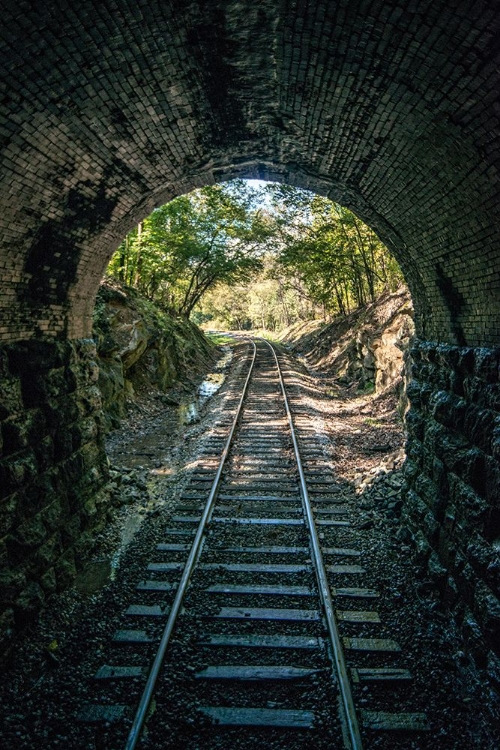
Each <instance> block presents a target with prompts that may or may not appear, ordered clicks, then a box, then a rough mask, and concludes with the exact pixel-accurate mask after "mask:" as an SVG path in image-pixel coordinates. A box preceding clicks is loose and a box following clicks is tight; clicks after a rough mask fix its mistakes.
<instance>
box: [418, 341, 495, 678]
mask: <svg viewBox="0 0 500 750" xmlns="http://www.w3.org/2000/svg"><path fill="white" fill-rule="evenodd" d="M411 357H412V368H411V369H412V378H413V379H412V381H411V382H410V383H409V385H408V395H409V398H410V402H411V408H410V411H409V412H408V415H407V424H408V432H409V437H408V445H407V461H406V465H405V471H406V488H405V505H404V511H403V512H404V517H405V520H406V522H407V524H408V525H409V527H410V529H411V530H412V533H413V537H414V541H415V543H416V545H417V550H418V556H419V558H420V561H421V562H422V563H424V564H425V565H426V569H427V573H428V575H429V577H430V579H431V580H432V582H433V583H434V584H437V586H438V588H439V590H440V592H441V595H442V597H443V599H444V600H445V602H446V603H447V604H448V605H449V606H450V607H451V608H452V610H454V613H455V615H456V617H457V619H458V620H459V622H460V623H462V624H463V626H464V630H465V633H466V635H467V637H468V640H469V646H470V648H471V651H472V653H474V654H475V655H476V656H477V658H478V660H479V661H480V662H485V663H486V662H487V661H488V664H489V666H490V669H494V670H498V667H499V665H500V661H498V655H500V602H499V596H500V492H499V488H500V350H498V349H497V350H492V349H482V348H481V349H480V348H476V349H474V348H469V347H453V346H445V345H436V344H430V343H425V342H417V343H416V344H415V346H414V348H413V349H412V352H411ZM488 652H489V653H488ZM495 654H496V656H495ZM498 674H500V672H498Z"/></svg>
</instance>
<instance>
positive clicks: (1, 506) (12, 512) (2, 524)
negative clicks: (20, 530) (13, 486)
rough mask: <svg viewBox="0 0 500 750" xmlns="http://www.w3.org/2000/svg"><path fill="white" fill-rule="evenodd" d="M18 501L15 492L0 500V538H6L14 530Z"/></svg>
mask: <svg viewBox="0 0 500 750" xmlns="http://www.w3.org/2000/svg"><path fill="white" fill-rule="evenodd" d="M19 500H20V496H19V493H17V492H15V493H14V494H12V495H9V496H8V497H5V498H3V500H0V538H3V537H4V536H7V534H8V533H9V532H10V531H11V530H12V529H13V528H14V525H15V523H16V520H17V519H18V506H19Z"/></svg>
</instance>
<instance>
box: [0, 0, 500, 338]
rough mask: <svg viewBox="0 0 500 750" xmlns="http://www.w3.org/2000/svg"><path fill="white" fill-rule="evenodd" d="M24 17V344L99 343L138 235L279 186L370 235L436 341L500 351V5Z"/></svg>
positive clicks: (20, 231)
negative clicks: (36, 336) (109, 265)
mask: <svg viewBox="0 0 500 750" xmlns="http://www.w3.org/2000/svg"><path fill="white" fill-rule="evenodd" d="M3 6H4V7H3V9H2V14H3V22H2V28H1V29H0V71H1V77H2V79H3V82H4V83H5V89H4V94H2V102H1V103H2V107H3V108H4V111H5V114H6V115H7V117H6V119H5V120H4V121H3V122H2V127H1V131H0V139H1V148H2V191H1V199H0V205H1V210H0V222H1V226H2V232H1V234H2V240H3V242H5V250H4V252H3V254H2V278H3V288H4V292H3V295H2V302H3V315H2V317H1V318H0V321H1V322H0V335H1V336H2V338H3V339H4V340H12V339H17V338H25V337H29V336H32V335H33V332H34V330H39V331H42V332H44V333H58V334H61V335H64V334H66V333H68V334H69V336H70V337H80V336H86V335H88V333H89V311H90V308H91V306H92V301H93V296H94V293H95V290H96V285H97V282H98V280H99V278H100V277H101V275H102V272H103V270H104V268H105V265H106V262H107V260H108V258H109V256H110V254H111V252H112V251H113V250H114V249H115V247H116V246H117V244H118V243H119V241H120V240H121V238H122V237H123V235H124V233H125V231H126V230H127V229H129V228H130V227H131V226H132V225H133V224H134V222H136V221H137V220H138V219H139V218H143V217H144V216H145V215H146V214H148V213H149V212H150V210H151V208H152V207H153V206H154V205H156V204H158V203H160V202H164V201H166V200H167V199H168V198H171V197H173V196H174V195H176V194H179V193H182V192H185V191H186V190H188V189H190V188H193V187H195V186H198V185H201V184H206V183H208V182H212V181H213V180H221V179H225V178H228V177H232V176H235V175H246V176H251V175H253V176H257V175H259V176H262V177H271V178H276V179H284V180H286V181H287V182H290V183H294V184H300V185H303V186H306V187H312V188H313V189H315V190H318V191H320V192H322V193H327V194H328V195H330V196H331V197H333V198H335V199H338V200H339V201H340V202H342V203H344V204H345V205H347V206H349V207H352V208H354V209H355V210H357V211H358V213H359V214H360V215H361V216H362V217H363V218H365V219H367V220H368V222H369V223H370V224H371V225H372V226H373V227H374V228H375V229H377V230H378V231H379V233H380V235H381V236H382V237H383V239H385V240H386V241H387V242H388V243H389V244H390V245H391V247H392V248H393V249H394V252H395V254H396V255H397V257H398V259H399V261H400V262H401V264H402V266H403V268H404V271H405V273H406V275H407V279H408V281H409V283H410V286H411V290H412V294H413V297H414V300H415V303H416V307H417V331H418V333H419V335H420V336H422V338H424V339H428V340H439V341H442V342H447V343H453V344H458V345H459V346H465V345H472V346H475V345H484V346H496V345H497V344H498V343H499V337H500V326H499V313H500V304H499V302H498V300H499V299H500V262H499V247H500V227H499V224H498V220H497V217H498V213H499V212H498V208H499V195H500V190H499V174H498V166H499V147H498V143H499V118H500V108H499V106H498V83H499V81H498V78H499V76H498V67H499V64H500V46H499V45H498V43H496V42H497V41H498V32H499V30H500V3H499V2H498V0H493V1H491V2H488V3H481V2H478V3H471V2H465V1H464V2H457V3H454V4H453V7H450V4H449V3H448V2H446V0H432V1H431V0H428V1H425V0H424V2H419V3H413V2H408V0H399V2H398V1H397V0H391V1H390V2H376V3H368V2H366V1H363V0H349V2H348V1H347V0H341V1H340V2H336V3H332V2H327V1H326V0H323V1H320V0H316V1H315V2H308V3H299V2H295V1H294V2H291V1H289V2H285V3H276V2H274V0H261V1H260V2H259V3H254V2H242V1H238V0H232V1H231V0H227V1H226V2H217V1H216V0H214V2H211V3H204V4H200V3H198V2H189V0H182V2H180V1H177V0H171V1H170V2H163V1H162V2H157V1H156V0H142V1H141V0H139V1H138V2H134V3H131V2H129V1H128V0H113V2H111V0H101V1H100V2H95V0H92V1H90V0H81V2H78V3H68V2H65V0H60V2H58V3H53V2H48V3H43V2H19V3H3ZM33 321H36V322H37V326H38V328H37V329H36V328H34V326H33Z"/></svg>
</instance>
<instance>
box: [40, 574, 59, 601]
mask: <svg viewBox="0 0 500 750" xmlns="http://www.w3.org/2000/svg"><path fill="white" fill-rule="evenodd" d="M40 585H41V587H42V589H43V591H44V593H45V594H46V595H48V594H53V593H54V592H55V591H56V590H57V578H56V572H55V570H54V568H49V569H48V570H46V571H45V573H43V575H42V576H41V578H40Z"/></svg>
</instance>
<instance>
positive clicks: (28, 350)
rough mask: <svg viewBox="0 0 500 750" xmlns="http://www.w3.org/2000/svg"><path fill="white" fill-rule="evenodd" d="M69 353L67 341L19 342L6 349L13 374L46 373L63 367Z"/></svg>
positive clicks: (69, 347) (69, 348)
mask: <svg viewBox="0 0 500 750" xmlns="http://www.w3.org/2000/svg"><path fill="white" fill-rule="evenodd" d="M70 352H71V344H70V343H69V342H67V341H49V340H45V341H42V340H32V341H19V342H17V343H14V344H11V345H9V346H8V347H7V354H8V358H9V364H10V369H11V371H12V372H13V373H14V374H24V373H26V371H27V370H29V371H31V372H34V373H47V372H49V371H50V370H54V369H57V368H60V367H63V366H64V365H65V364H66V362H67V361H68V358H69V356H70Z"/></svg>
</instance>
